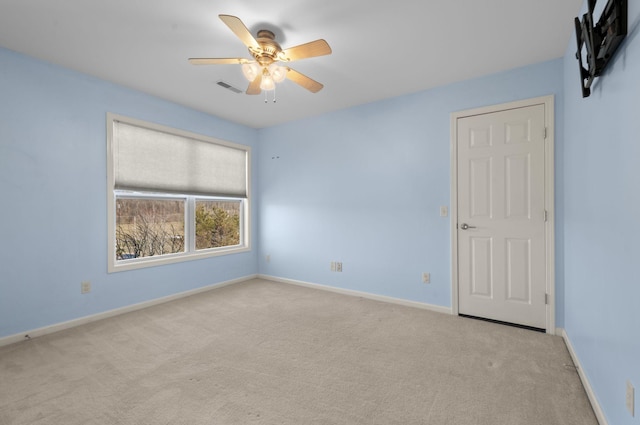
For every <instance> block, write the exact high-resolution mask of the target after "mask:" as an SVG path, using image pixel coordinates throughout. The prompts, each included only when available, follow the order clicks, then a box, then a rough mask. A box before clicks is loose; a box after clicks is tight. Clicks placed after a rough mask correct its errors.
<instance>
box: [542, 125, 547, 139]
mask: <svg viewBox="0 0 640 425" xmlns="http://www.w3.org/2000/svg"><path fill="white" fill-rule="evenodd" d="M542 138H543V139H546V138H547V127H545V128H544V129H543V130H542Z"/></svg>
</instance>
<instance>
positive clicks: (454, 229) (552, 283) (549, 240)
mask: <svg viewBox="0 0 640 425" xmlns="http://www.w3.org/2000/svg"><path fill="white" fill-rule="evenodd" d="M540 104H543V105H544V111H545V118H544V120H545V126H546V138H545V149H544V152H545V153H544V176H545V181H544V193H545V195H544V197H545V199H544V203H545V210H546V211H547V221H546V223H545V240H546V263H547V270H546V280H547V282H546V293H547V294H549V297H548V304H547V320H546V322H547V326H546V331H547V333H548V334H551V335H555V333H556V302H555V301H556V297H555V288H556V279H555V218H554V217H555V214H554V213H555V206H554V190H555V185H554V182H555V177H554V166H555V158H554V147H555V139H554V135H555V123H554V96H553V95H549V96H542V97H536V98H532V99H525V100H519V101H515V102H508V103H502V104H499V105H491V106H485V107H482V108H475V109H468V110H465V111H458V112H453V113H452V114H451V211H450V212H451V312H452V314H453V315H455V316H457V315H458V314H459V312H458V297H459V294H458V226H457V224H458V223H457V218H458V162H457V157H458V126H457V121H458V119H460V118H464V117H470V116H474V115H481V114H488V113H492V112H499V111H504V110H507V109H515V108H523V107H527V106H533V105H540Z"/></svg>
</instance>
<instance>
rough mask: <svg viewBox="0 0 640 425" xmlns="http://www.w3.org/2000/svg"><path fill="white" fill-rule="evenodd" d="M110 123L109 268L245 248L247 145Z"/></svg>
mask: <svg viewBox="0 0 640 425" xmlns="http://www.w3.org/2000/svg"><path fill="white" fill-rule="evenodd" d="M107 123H108V126H107V133H108V134H107V136H108V137H107V145H108V182H109V183H108V208H109V210H108V217H109V223H108V224H109V225H108V229H109V261H108V264H109V272H113V271H120V270H129V269H134V268H140V267H148V266H153V265H159V264H167V263H172V262H177V261H185V260H192V259H197V258H203V257H209V256H214V255H223V254H230V253H236V252H242V251H248V250H249V247H250V244H249V240H250V239H249V219H248V216H249V169H250V168H249V161H250V148H249V147H247V146H243V145H238V144H234V143H229V142H223V141H220V140H217V139H212V138H209V137H205V136H201V135H195V134H192V133H186V132H183V131H180V130H174V129H170V128H167V127H162V126H159V125H155V124H150V123H145V122H141V121H138V120H133V119H131V118H125V117H121V116H117V115H113V114H108V116H107Z"/></svg>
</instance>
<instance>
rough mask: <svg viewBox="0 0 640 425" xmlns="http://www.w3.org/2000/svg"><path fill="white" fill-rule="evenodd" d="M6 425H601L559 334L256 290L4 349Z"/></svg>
mask: <svg viewBox="0 0 640 425" xmlns="http://www.w3.org/2000/svg"><path fill="white" fill-rule="evenodd" d="M0 424H2V425H9V424H11V425H13V424H64V425H73V424H172V425H178V424H190V425H195V424H207V425H225V424H295V425H303V424H317V425H319V424H367V425H369V424H380V425H382V424H384V425H387V424H399V425H400V424H402V425H408V424H433V425H436V424H437V425H444V424H456V425H467V424H469V425H501V424H504V425H518V424H540V425H553V424H558V425H561V424H562V425H566V424H576V425H596V424H597V421H596V419H595V417H594V415H593V412H592V411H591V408H590V406H589V402H588V400H587V397H586V395H585V392H584V389H583V388H582V386H581V383H580V380H579V378H578V375H577V373H576V371H575V368H574V367H573V366H572V363H571V359H570V357H569V354H568V352H567V350H566V347H565V346H564V342H563V341H562V339H561V338H559V337H551V336H548V335H545V334H541V333H536V332H532V331H527V330H523V329H516V328H511V327H507V326H503V325H497V324H492V323H486V322H482V321H477V320H473V319H465V318H460V317H452V316H448V315H444V314H439V313H433V312H429V311H424V310H420V309H415V308H410V307H402V306H397V305H393V304H385V303H381V302H377V301H371V300H366V299H361V298H357V297H350V296H345V295H339V294H334V293H329V292H324V291H319V290H314V289H308V288H302V287H296V286H290V285H286V284H281V283H273V282H268V281H261V280H253V281H250V282H245V283H241V284H236V285H233V286H229V287H225V288H221V289H217V290H214V291H210V292H207V293H204V294H200V295H196V296H193V297H190V298H186V299H182V300H178V301H174V302H171V303H167V304H163V305H160V306H156V307H151V308H148V309H145V310H141V311H137V312H134V313H129V314H126V315H122V316H119V317H115V318H111V319H107V320H103V321H100V322H95V323H92V324H89V325H85V326H81V327H78V328H75V329H70V330H66V331H62V332H59V333H57V334H52V335H48V336H44V337H41V338H35V339H33V340H31V341H25V342H22V343H18V344H14V345H11V346H6V347H3V348H0Z"/></svg>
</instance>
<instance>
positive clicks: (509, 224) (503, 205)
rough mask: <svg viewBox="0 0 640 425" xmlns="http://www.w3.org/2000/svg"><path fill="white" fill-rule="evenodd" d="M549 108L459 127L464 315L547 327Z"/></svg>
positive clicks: (468, 120)
mask: <svg viewBox="0 0 640 425" xmlns="http://www.w3.org/2000/svg"><path fill="white" fill-rule="evenodd" d="M544 108H545V106H544V105H534V106H527V107H521V108H515V109H509V110H504V111H499V112H491V113H486V114H481V115H475V116H469V117H462V118H459V119H458V120H457V124H456V125H457V132H456V134H457V170H458V176H457V184H458V187H457V205H458V208H457V211H458V216H457V247H458V253H457V255H458V257H457V265H458V311H459V313H460V314H468V315H472V316H478V317H484V318H489V319H494V320H500V321H505V322H510V323H517V324H521V325H527V326H532V327H536V328H546V297H545V293H546V286H547V279H546V276H547V273H546V270H547V267H546V251H545V250H546V243H545V220H546V212H545V192H544V191H545V140H544V139H545V110H544Z"/></svg>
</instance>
